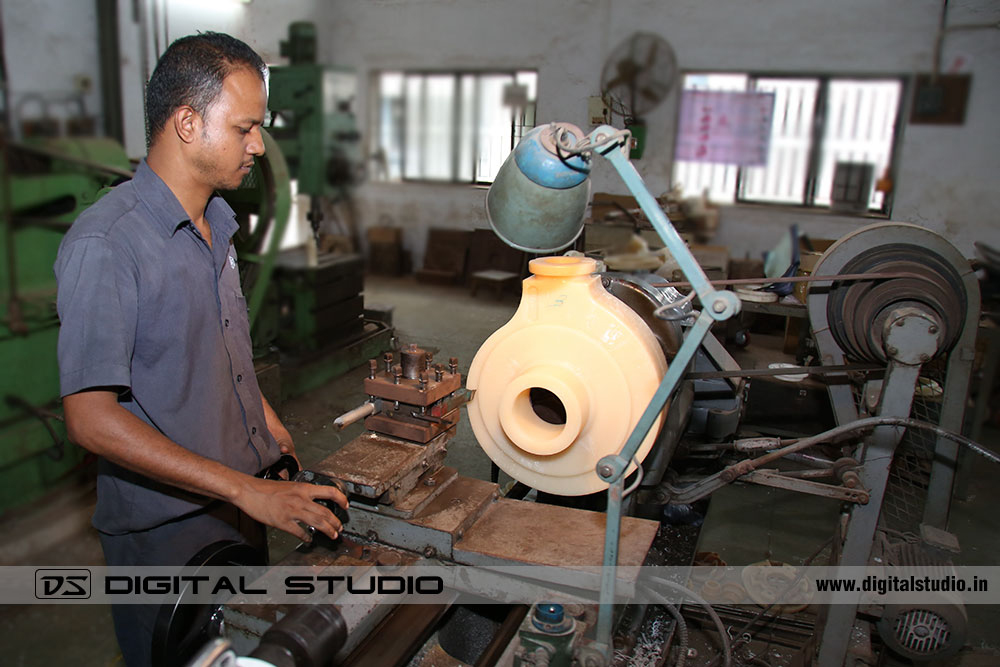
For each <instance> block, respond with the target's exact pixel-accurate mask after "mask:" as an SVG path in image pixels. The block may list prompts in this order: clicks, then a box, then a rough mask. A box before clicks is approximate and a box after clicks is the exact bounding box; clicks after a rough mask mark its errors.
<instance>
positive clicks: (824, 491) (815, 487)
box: [741, 470, 869, 505]
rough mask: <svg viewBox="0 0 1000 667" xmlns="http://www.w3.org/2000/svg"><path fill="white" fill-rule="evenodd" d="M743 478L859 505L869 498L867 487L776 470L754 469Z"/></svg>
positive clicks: (756, 482)
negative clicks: (805, 477) (837, 484)
mask: <svg viewBox="0 0 1000 667" xmlns="http://www.w3.org/2000/svg"><path fill="white" fill-rule="evenodd" d="M741 479H742V480H743V481H746V482H753V483H754V484H760V485H762V486H773V487H775V488H778V489H788V490H790V491H796V492H798V493H808V494H810V495H814V496H822V497H824V498H833V499H835V500H845V501H847V502H852V503H858V504H859V505H866V504H868V500H869V493H868V491H867V489H850V488H847V487H845V486H836V485H833V484H822V483H820V482H812V481H809V480H807V479H802V478H799V477H787V476H785V475H782V474H780V473H778V472H777V471H775V470H754V471H752V472H749V473H747V474H745V475H743V477H742V478H741Z"/></svg>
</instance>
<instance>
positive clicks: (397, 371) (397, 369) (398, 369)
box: [392, 365, 403, 384]
mask: <svg viewBox="0 0 1000 667" xmlns="http://www.w3.org/2000/svg"><path fill="white" fill-rule="evenodd" d="M402 375H403V367H402V366H399V365H396V366H393V367H392V383H393V384H399V378H400V377H402Z"/></svg>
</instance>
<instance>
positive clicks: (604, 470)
mask: <svg viewBox="0 0 1000 667" xmlns="http://www.w3.org/2000/svg"><path fill="white" fill-rule="evenodd" d="M597 474H598V475H600V476H601V477H611V475H613V474H615V469H614V468H612V467H611V466H609V465H608V464H607V463H604V464H601V466H600V467H599V468H598V469H597Z"/></svg>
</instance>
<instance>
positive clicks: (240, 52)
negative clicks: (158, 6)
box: [146, 32, 267, 148]
mask: <svg viewBox="0 0 1000 667" xmlns="http://www.w3.org/2000/svg"><path fill="white" fill-rule="evenodd" d="M241 67H245V68H247V69H250V70H252V71H254V72H256V73H257V76H259V77H260V80H261V81H264V80H265V78H266V76H267V65H265V64H264V61H263V60H262V59H261V57H260V56H259V55H257V52H256V51H254V50H253V49H251V48H250V47H249V46H247V45H246V44H244V43H243V42H241V41H240V40H238V39H236V38H235V37H232V36H230V35H226V34H224V33H221V32H201V33H198V34H196V35H188V36H187V37H181V38H180V39H178V40H177V41H175V42H174V43H173V44H171V45H170V46H169V47H167V50H166V51H164V53H163V55H162V56H160V60H159V62H157V63H156V69H154V70H153V76H151V77H149V83H148V84H146V146H147V148H148V147H149V146H150V145H152V143H153V139H155V138H156V136H157V135H158V134H159V133H160V131H161V130H162V129H163V127H164V126H165V125H166V124H167V119H169V118H170V115H171V114H172V113H173V112H174V111H176V110H177V108H178V107H182V106H190V107H191V108H192V109H194V110H195V111H197V112H198V113H199V114H201V115H202V116H204V115H205V112H206V111H207V110H208V107H209V106H211V104H212V103H213V102H214V101H215V100H216V98H217V97H218V96H219V93H220V92H222V82H223V80H224V79H225V78H226V77H227V76H229V74H230V73H232V72H233V71H234V70H237V69H239V68H241Z"/></svg>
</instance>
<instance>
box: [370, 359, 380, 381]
mask: <svg viewBox="0 0 1000 667" xmlns="http://www.w3.org/2000/svg"><path fill="white" fill-rule="evenodd" d="M377 372H378V359H369V360H368V379H369V380H374V379H375V373H377Z"/></svg>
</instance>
